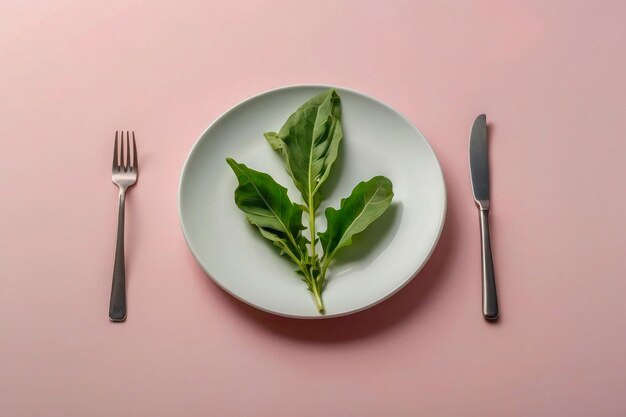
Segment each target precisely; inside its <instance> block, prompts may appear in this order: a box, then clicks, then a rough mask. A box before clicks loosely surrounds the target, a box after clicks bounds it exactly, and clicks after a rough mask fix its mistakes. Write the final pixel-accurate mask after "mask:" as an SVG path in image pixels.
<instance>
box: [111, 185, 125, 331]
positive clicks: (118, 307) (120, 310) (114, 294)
mask: <svg viewBox="0 0 626 417" xmlns="http://www.w3.org/2000/svg"><path fill="white" fill-rule="evenodd" d="M125 203H126V190H125V189H123V188H120V198H119V212H118V217H117V243H116V246H115V264H114V265H113V285H112V287H111V302H110V304H109V319H110V320H111V321H124V320H126V268H125V266H124V207H125Z"/></svg>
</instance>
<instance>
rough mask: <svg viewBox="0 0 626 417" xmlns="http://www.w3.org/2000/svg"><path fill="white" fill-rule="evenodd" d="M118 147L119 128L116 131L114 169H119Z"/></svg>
mask: <svg viewBox="0 0 626 417" xmlns="http://www.w3.org/2000/svg"><path fill="white" fill-rule="evenodd" d="M118 154H119V153H118V149H117V130H116V131H115V146H114V147H113V170H114V171H115V170H116V169H119V164H118V159H117V157H118Z"/></svg>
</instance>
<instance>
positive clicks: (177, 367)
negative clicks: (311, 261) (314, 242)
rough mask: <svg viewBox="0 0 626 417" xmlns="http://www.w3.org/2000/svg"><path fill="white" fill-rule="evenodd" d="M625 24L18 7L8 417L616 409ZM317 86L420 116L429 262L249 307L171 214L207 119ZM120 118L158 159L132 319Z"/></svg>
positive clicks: (465, 13)
mask: <svg viewBox="0 0 626 417" xmlns="http://www.w3.org/2000/svg"><path fill="white" fill-rule="evenodd" d="M625 18H626V4H625V3H624V2H622V1H605V2H600V3H598V2H591V1H589V2H583V1H574V2H571V1H568V2H566V1H554V2H545V1H525V2H492V1H476V2H450V1H441V0H436V1H435V0H433V1H419V2H403V1H387V2H374V1H370V2H361V1H356V0H354V1H343V2H337V1H327V0H324V1H316V2H294V1H287V0H285V1H269V2H261V1H247V2H200V1H197V2H196V1H192V2H186V3H181V2H175V1H160V2H139V1H128V2H100V3H97V2H83V1H69V0H63V1H56V2H52V1H49V2H36V1H35V2H22V1H16V0H10V1H3V2H2V3H1V4H0V34H1V35H0V62H2V65H0V91H2V96H3V98H2V100H0V138H1V141H2V152H1V153H0V155H1V156H0V158H1V162H0V172H1V175H0V187H1V188H0V193H1V195H2V196H3V198H2V204H0V234H1V235H2V239H0V253H1V260H0V408H1V409H2V410H3V411H2V413H1V414H2V415H3V416H12V417H21V416H44V415H45V416H48V417H54V416H153V417H159V416H173V415H176V416H201V415H211V416H303V417H307V416H315V417H319V416H341V417H350V416H359V417H367V416H382V415H388V416H417V415H424V416H459V415H464V416H505V415H506V416H530V415H536V416H590V415H602V416H623V415H626V397H625V396H624V394H623V390H624V386H626V359H625V356H624V352H625V351H626V334H625V330H626V326H625V322H626V319H625V317H626V303H625V302H624V296H625V294H626V262H625V260H624V253H625V252H626V238H625V235H624V234H625V231H626V198H624V195H625V193H624V192H623V191H622V190H623V189H624V184H623V183H624V179H625V178H626V106H625V105H624V102H625V100H626V81H625V80H626V77H625V75H626V71H625V70H626V25H624V19H625ZM301 83H321V84H332V85H337V86H344V87H348V88H353V89H356V90H359V91H362V92H365V93H367V94H371V95H372V96H374V97H376V98H378V99H380V100H382V101H384V102H386V103H388V104H390V105H391V106H393V107H394V108H396V109H397V110H399V111H400V112H402V113H403V114H405V115H406V116H407V117H408V118H409V119H410V120H412V121H413V122H414V123H415V124H416V125H417V126H418V127H419V128H420V129H421V130H422V131H423V132H424V134H425V135H426V137H427V138H428V139H429V141H430V143H431V144H432V146H433V148H434V150H435V152H436V153H437V155H438V157H439V159H440V161H441V164H442V167H443V170H444V174H445V178H446V182H447V187H448V199H449V208H448V214H447V220H446V225H445V229H444V232H443V235H442V238H441V240H440V242H439V245H438V246H437V248H436V250H435V253H434V254H433V257H432V258H431V260H430V261H429V263H428V265H427V266H426V267H425V268H424V269H423V270H422V272H420V273H419V274H418V276H417V277H416V278H415V279H414V280H413V281H412V282H411V283H410V284H409V285H408V286H407V287H406V288H405V289H403V290H402V291H401V292H400V293H398V294H397V295H395V296H394V297H392V298H391V299H389V300H388V301H386V302H384V303H382V304H380V305H378V306H377V307H375V308H372V309H371V310H368V311H366V312H362V313H359V314H356V315H354V316H350V317H345V318H341V319H333V320H324V321H298V320H292V319H285V318H280V317H274V316H271V315H268V314H265V313H262V312H259V311H256V310H254V309H252V308H250V307H248V306H246V305H243V304H242V303H240V302H238V301H235V300H234V299H233V298H231V297H230V296H229V295H227V294H226V293H224V292H223V291H222V290H220V289H219V288H218V287H217V286H216V285H214V284H213V283H212V282H211V281H210V279H209V278H208V277H207V276H206V275H205V274H204V273H203V271H202V270H201V269H200V267H199V266H198V265H197V264H196V263H195V261H194V259H193V257H192V255H191V253H190V252H189V250H188V249H187V246H186V244H185V241H184V239H183V236H182V233H181V230H180V227H179V222H178V212H177V199H176V197H177V189H178V179H179V173H180V170H181V168H182V165H183V163H184V161H185V158H186V156H187V153H188V152H189V149H190V147H191V146H192V144H193V143H194V141H195V140H196V139H197V137H198V136H199V135H200V133H201V132H202V131H203V130H204V129H205V128H206V126H207V125H208V124H209V123H211V121H213V120H214V119H215V118H216V117H217V116H218V115H220V114H221V113H222V112H223V111H225V110H226V109H228V108H229V107H231V106H233V105H234V104H236V103H237V102H239V101H240V100H242V99H245V98H247V97H249V96H251V95H254V94H256V93H259V92H261V91H265V90H268V89H272V88H276V87H280V86H284V85H291V84H301ZM483 112H484V113H487V115H488V118H489V121H490V122H491V127H492V128H491V138H490V139H491V156H492V164H491V168H492V202H493V203H492V204H493V211H492V217H491V221H492V225H491V226H492V233H493V234H492V239H493V250H494V262H495V268H496V273H497V279H498V285H499V287H498V290H499V296H500V302H501V311H502V316H501V320H500V321H499V322H498V323H497V324H488V323H486V322H485V321H484V320H483V319H482V317H481V313H480V292H481V284H480V247H479V234H478V214H477V212H476V209H475V207H474V204H473V201H472V195H471V190H470V183H469V173H468V162H467V141H468V135H469V130H470V127H471V124H472V121H473V119H474V117H475V116H476V115H477V114H479V113H483ZM116 129H134V130H135V132H136V133H137V136H138V143H139V150H140V158H141V163H142V172H141V179H140V181H139V184H138V185H137V187H136V188H134V189H133V190H132V191H131V192H130V194H129V196H128V201H127V230H126V232H127V240H126V251H127V252H126V255H127V274H128V302H129V315H128V320H127V321H126V322H125V323H124V324H112V323H110V322H109V321H108V317H107V312H108V302H109V291H110V285H111V271H112V266H113V253H114V244H115V236H114V231H115V227H116V214H117V213H116V210H117V200H116V199H117V189H116V188H115V187H114V186H113V185H112V184H111V179H110V156H111V147H112V144H113V134H114V132H115V130H116Z"/></svg>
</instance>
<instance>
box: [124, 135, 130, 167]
mask: <svg viewBox="0 0 626 417" xmlns="http://www.w3.org/2000/svg"><path fill="white" fill-rule="evenodd" d="M131 166H132V165H131V164H130V135H129V134H128V130H127V131H126V165H125V167H124V169H125V170H126V171H130V167H131Z"/></svg>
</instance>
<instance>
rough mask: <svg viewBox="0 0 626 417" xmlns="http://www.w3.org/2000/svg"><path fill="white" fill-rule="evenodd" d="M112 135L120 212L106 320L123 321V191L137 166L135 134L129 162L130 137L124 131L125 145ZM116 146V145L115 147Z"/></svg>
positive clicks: (124, 285)
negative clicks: (107, 318)
mask: <svg viewBox="0 0 626 417" xmlns="http://www.w3.org/2000/svg"><path fill="white" fill-rule="evenodd" d="M119 136H120V140H119V142H118V132H115V147H114V149H113V169H112V174H111V178H112V180H113V183H114V184H115V185H117V186H118V188H119V189H120V194H119V211H118V217H117V243H116V246H115V264H114V266H113V285H112V287H111V303H110V304H109V319H110V320H111V321H124V320H126V269H125V266H124V208H125V203H126V191H127V190H128V189H129V188H130V187H131V186H133V185H134V184H135V183H136V182H137V174H138V172H139V164H138V162H137V145H136V143H135V132H132V136H133V148H132V160H131V148H130V135H129V133H128V131H126V146H124V132H123V131H122V132H120V134H119ZM118 145H119V146H118Z"/></svg>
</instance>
